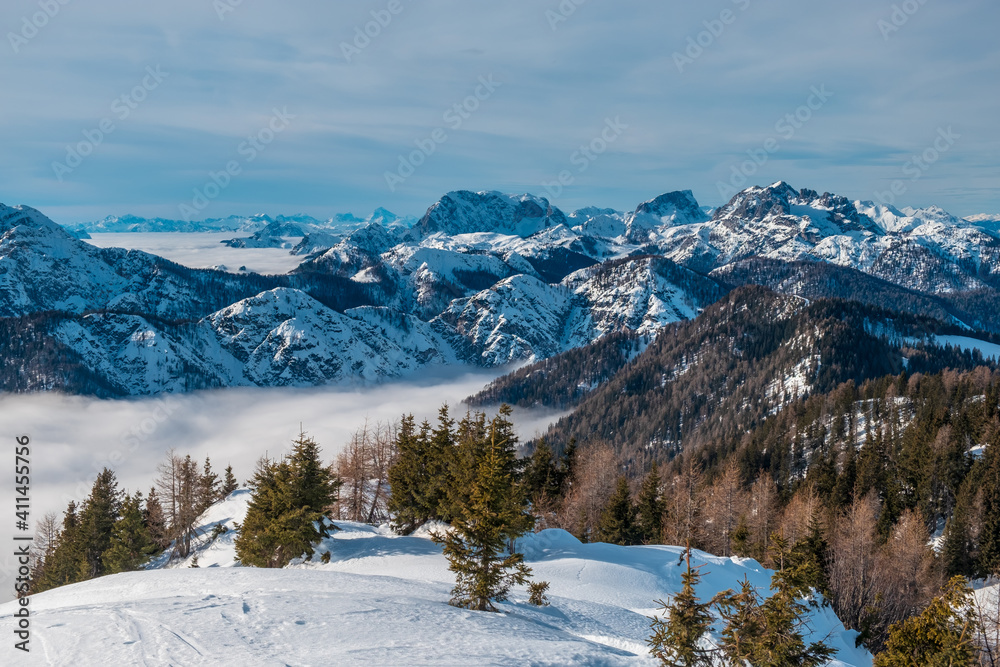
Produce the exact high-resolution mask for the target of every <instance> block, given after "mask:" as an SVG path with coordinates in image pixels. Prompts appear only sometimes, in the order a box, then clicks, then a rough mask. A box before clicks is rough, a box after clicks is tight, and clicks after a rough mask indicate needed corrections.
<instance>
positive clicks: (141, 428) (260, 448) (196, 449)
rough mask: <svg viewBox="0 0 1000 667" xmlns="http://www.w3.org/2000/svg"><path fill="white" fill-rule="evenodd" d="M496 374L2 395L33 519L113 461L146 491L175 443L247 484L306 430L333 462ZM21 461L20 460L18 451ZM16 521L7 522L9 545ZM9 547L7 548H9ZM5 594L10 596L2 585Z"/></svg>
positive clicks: (519, 417) (2, 495)
mask: <svg viewBox="0 0 1000 667" xmlns="http://www.w3.org/2000/svg"><path fill="white" fill-rule="evenodd" d="M495 376H496V373H492V374H490V373H484V372H479V373H475V374H467V375H462V376H460V377H452V378H450V379H447V378H438V379H437V380H436V381H433V380H431V379H428V380H427V381H425V382H422V383H414V382H407V383H396V384H389V385H383V386H379V387H374V388H370V389H367V390H364V391H351V390H342V389H310V390H293V389H227V390H218V391H206V392H199V393H194V394H186V395H179V396H163V397H158V398H148V399H141V400H95V399H90V398H84V397H75V396H65V395H60V394H39V395H31V396H14V395H4V396H0V437H3V438H6V439H7V441H8V444H10V448H9V451H11V452H12V451H13V445H14V439H15V438H16V437H18V436H21V435H28V436H29V437H30V438H31V515H32V519H33V520H36V519H39V518H41V517H42V516H43V515H44V514H45V513H46V512H57V513H59V516H60V519H61V517H62V511H63V510H64V509H65V508H66V504H67V503H68V502H69V501H70V500H75V501H76V502H77V503H79V502H80V501H82V500H83V499H84V498H86V497H87V495H88V494H89V492H90V488H91V486H92V484H93V481H94V477H95V476H96V475H97V473H98V472H100V470H101V469H102V468H103V467H105V466H107V467H110V468H112V469H114V470H115V471H116V473H117V477H118V481H119V486H120V487H121V488H123V489H127V490H128V491H129V492H134V491H136V490H141V491H142V492H143V493H144V494H145V493H147V492H148V491H149V487H150V485H151V484H152V481H153V479H154V477H155V475H156V465H157V463H159V462H160V461H162V460H163V459H164V458H165V454H166V452H167V450H169V449H171V448H173V449H174V450H176V452H177V453H178V454H180V455H184V454H191V456H192V457H193V458H195V459H196V460H198V461H199V463H200V462H202V461H204V459H205V457H206V456H210V457H211V459H212V462H213V467H214V468H215V469H216V470H218V471H222V470H223V469H224V468H225V467H226V465H228V464H232V466H233V470H234V472H235V473H236V476H237V478H238V479H239V480H240V482H241V483H242V482H243V481H245V480H246V479H247V477H248V476H250V474H251V473H252V471H253V468H254V464H255V462H256V461H257V459H258V458H259V457H260V456H262V455H264V454H265V453H266V454H268V455H269V456H270V457H272V458H276V457H280V456H281V455H283V454H284V453H286V452H287V451H288V450H289V448H290V446H291V442H292V440H293V439H294V438H295V437H296V436H297V435H298V433H299V429H300V427H301V428H304V429H305V430H306V432H307V433H308V434H309V435H311V436H313V437H314V438H316V440H317V441H318V442H319V443H320V445H321V446H322V447H323V451H324V457H325V458H326V459H327V460H333V458H334V457H335V456H336V454H337V452H338V451H340V448H341V447H342V446H343V445H344V444H345V443H346V442H347V440H348V439H349V438H350V436H351V434H352V433H353V432H354V431H355V430H356V429H357V428H359V427H360V426H362V425H363V424H364V422H365V420H366V419H367V420H369V421H370V422H378V421H395V420H397V419H398V418H399V417H400V416H401V415H402V414H403V413H407V414H409V413H413V414H414V416H416V417H417V419H418V421H419V420H422V419H424V418H426V419H428V420H430V421H431V422H432V423H433V421H434V420H435V419H436V415H437V411H438V409H439V408H440V407H441V405H442V403H445V402H447V403H449V405H451V406H452V413H453V414H457V413H464V410H465V406H463V405H460V402H461V401H462V399H464V398H465V397H466V396H469V395H470V394H472V393H475V392H477V391H479V390H480V389H482V387H483V385H484V384H485V383H487V382H489V381H490V380H491V379H493V378H494V377H495ZM558 416H559V415H558V414H554V413H548V412H543V413H538V412H530V411H529V412H523V411H521V412H520V413H515V422H516V425H517V427H518V430H519V433H520V435H521V437H522V438H523V439H526V438H531V437H533V436H535V435H536V433H537V432H538V431H539V430H541V429H544V428H545V427H546V426H547V424H548V423H549V422H550V421H554V420H555V419H556V418H558ZM10 463H11V465H13V457H11V462H10ZM0 504H2V506H4V507H11V508H12V507H13V506H14V495H13V489H12V488H11V487H10V486H4V487H3V488H2V489H0ZM12 524H13V518H12V519H11V521H10V522H8V524H7V525H5V526H3V527H2V528H0V539H3V540H5V541H6V543H7V544H10V543H11V542H10V538H11V535H12V532H13V531H12V529H13V525H12ZM8 551H9V550H8ZM15 569H16V568H15V564H14V562H13V558H12V555H11V554H10V553H8V554H5V555H4V556H3V557H0V571H2V573H3V578H6V577H8V576H9V575H10V573H12V572H13V571H14V570H15ZM0 597H2V598H3V599H8V598H9V597H10V592H9V591H8V590H6V589H5V590H4V591H2V595H0Z"/></svg>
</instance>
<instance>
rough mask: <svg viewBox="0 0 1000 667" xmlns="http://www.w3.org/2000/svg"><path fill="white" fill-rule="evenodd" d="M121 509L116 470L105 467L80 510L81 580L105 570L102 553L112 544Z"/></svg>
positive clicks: (102, 572)
mask: <svg viewBox="0 0 1000 667" xmlns="http://www.w3.org/2000/svg"><path fill="white" fill-rule="evenodd" d="M120 511H121V492H120V491H119V490H118V481H117V479H116V477H115V473H114V472H113V471H112V470H110V469H108V468H104V469H103V470H102V471H101V472H100V473H99V474H98V475H97V479H96V480H94V486H93V488H91V490H90V495H89V496H88V497H87V500H86V501H84V503H83V509H82V510H81V511H80V523H79V528H78V533H77V535H78V539H79V543H80V547H81V550H82V557H83V558H82V561H81V563H80V580H81V581H82V580H85V579H93V578H94V577H99V576H101V575H102V574H104V573H105V567H104V562H103V561H102V559H101V557H102V556H103V555H104V552H105V551H107V550H108V548H109V547H110V546H111V535H112V532H113V530H114V526H115V522H116V521H117V520H118V518H119V516H120Z"/></svg>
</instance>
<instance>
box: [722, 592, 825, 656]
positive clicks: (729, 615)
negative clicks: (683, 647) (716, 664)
mask: <svg viewBox="0 0 1000 667" xmlns="http://www.w3.org/2000/svg"><path fill="white" fill-rule="evenodd" d="M771 588H772V590H773V591H774V593H773V594H772V595H771V597H769V598H767V599H766V600H764V601H763V602H761V598H760V595H759V594H758V593H757V591H756V589H755V588H754V586H753V585H752V584H751V583H750V582H749V580H747V579H746V578H744V580H743V581H742V582H741V584H740V589H741V590H740V592H739V593H737V594H732V593H730V594H729V595H723V596H721V597H720V600H719V608H720V613H721V615H722V618H723V620H725V621H726V627H725V629H724V630H723V632H722V641H721V643H720V647H721V648H722V651H723V653H724V654H725V655H726V657H728V658H729V659H730V660H733V661H734V662H736V663H737V664H747V663H749V664H751V665H753V666H754V667H800V666H804V667H818V666H819V665H823V664H826V663H827V662H828V661H829V659H830V658H831V657H832V656H833V655H834V653H835V650H834V649H832V648H830V647H829V646H828V645H827V644H826V643H825V642H822V641H819V642H812V643H811V644H808V645H806V643H805V639H804V634H803V630H804V629H805V625H806V621H805V615H806V613H807V607H806V606H805V605H804V604H802V603H801V602H799V601H798V600H797V599H796V596H795V590H794V587H793V586H791V585H790V584H789V582H788V580H787V579H786V578H784V577H782V576H780V575H779V574H777V573H776V574H775V575H774V576H773V577H772V578H771Z"/></svg>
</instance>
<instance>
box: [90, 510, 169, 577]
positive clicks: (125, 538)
mask: <svg viewBox="0 0 1000 667" xmlns="http://www.w3.org/2000/svg"><path fill="white" fill-rule="evenodd" d="M158 551H160V549H159V547H157V545H156V543H155V542H154V541H153V538H152V536H151V535H150V532H149V528H148V527H147V526H146V523H145V522H144V521H143V510H142V494H141V493H139V492H136V494H135V495H133V496H126V497H125V499H124V500H123V501H122V506H121V517H120V518H119V519H118V521H116V522H115V525H114V528H113V530H112V533H111V546H110V547H109V548H108V550H107V551H105V552H104V554H103V555H102V556H101V560H102V561H103V562H104V567H105V569H106V572H107V573H108V574H115V573H117V572H131V571H132V570H138V569H139V568H140V567H141V566H142V565H143V564H144V563H146V562H147V561H148V560H149V559H150V557H151V556H152V555H153V554H155V553H157V552H158Z"/></svg>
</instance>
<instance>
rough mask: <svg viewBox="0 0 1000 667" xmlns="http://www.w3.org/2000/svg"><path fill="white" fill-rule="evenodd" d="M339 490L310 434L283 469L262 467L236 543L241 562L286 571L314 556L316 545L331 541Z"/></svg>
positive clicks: (266, 464)
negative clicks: (331, 522)
mask: <svg viewBox="0 0 1000 667" xmlns="http://www.w3.org/2000/svg"><path fill="white" fill-rule="evenodd" d="M339 486H340V484H339V480H337V479H336V478H335V477H334V476H333V474H332V473H331V472H330V469H329V468H328V467H326V466H324V465H323V464H322V463H321V461H320V456H319V445H318V444H317V443H316V442H315V441H314V440H313V439H312V438H309V437H307V436H306V435H305V434H301V435H300V436H299V439H298V440H296V441H295V443H294V446H293V448H292V452H291V453H290V454H289V455H288V456H286V457H285V459H284V460H283V461H281V462H280V463H275V462H274V461H269V460H267V459H261V460H260V461H258V464H257V470H256V472H255V473H254V477H253V479H252V481H251V489H252V491H253V494H252V496H251V498H250V503H249V505H248V508H247V515H246V518H245V519H244V520H243V524H242V526H241V527H240V534H239V536H238V537H237V538H236V541H235V546H236V556H237V558H239V560H240V562H242V563H243V564H244V565H249V566H253V567H284V566H285V565H287V564H288V562H289V561H291V560H292V559H293V558H297V557H299V556H301V555H305V556H306V557H309V556H312V554H313V547H312V545H313V544H314V543H316V542H318V541H319V540H321V539H323V538H324V537H326V536H327V535H328V531H327V519H328V518H329V508H330V507H331V506H332V505H333V504H334V502H336V498H337V489H338V488H339Z"/></svg>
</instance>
